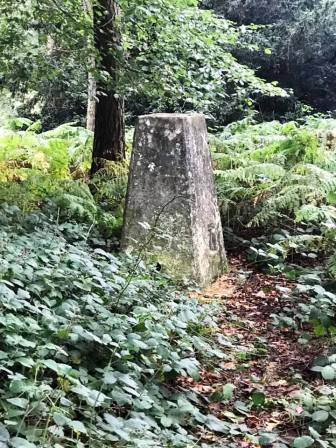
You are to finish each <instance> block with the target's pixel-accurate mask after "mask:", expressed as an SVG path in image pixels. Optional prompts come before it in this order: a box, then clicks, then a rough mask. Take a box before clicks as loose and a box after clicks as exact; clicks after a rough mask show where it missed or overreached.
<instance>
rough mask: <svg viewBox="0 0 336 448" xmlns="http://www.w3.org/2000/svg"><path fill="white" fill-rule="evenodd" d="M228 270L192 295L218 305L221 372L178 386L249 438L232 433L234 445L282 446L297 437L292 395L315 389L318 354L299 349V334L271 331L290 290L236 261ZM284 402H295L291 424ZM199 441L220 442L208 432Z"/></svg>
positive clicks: (209, 372)
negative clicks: (269, 440)
mask: <svg viewBox="0 0 336 448" xmlns="http://www.w3.org/2000/svg"><path fill="white" fill-rule="evenodd" d="M230 267H231V269H230V273H228V274H226V275H224V276H223V277H222V278H220V279H219V280H218V281H217V282H216V283H214V284H213V285H211V286H210V287H209V288H208V289H206V290H205V291H203V292H202V293H196V294H195V295H194V296H196V297H197V298H198V299H199V300H200V301H202V302H207V301H208V302H214V301H215V302H217V303H219V304H220V309H222V310H223V312H222V314H221V315H220V317H219V319H218V322H219V330H220V333H221V335H223V341H224V345H226V347H225V348H224V351H225V353H227V359H225V360H223V361H222V362H221V363H220V366H219V367H218V366H216V367H215V368H213V369H211V368H209V370H203V371H202V372H201V378H200V380H199V381H194V380H192V379H184V380H181V386H182V387H184V388H188V389H189V390H192V391H194V392H196V393H197V394H200V395H201V396H202V397H203V398H204V399H205V402H206V403H207V407H208V411H209V412H210V413H212V414H215V415H216V416H217V417H218V418H220V419H221V420H226V421H228V422H232V423H238V424H239V425H243V426H242V427H241V428H242V433H244V428H245V431H246V434H250V435H251V438H250V437H244V438H243V440H242V438H241V436H240V435H239V434H237V438H236V437H233V439H234V440H235V442H236V444H235V445H234V446H237V447H241V448H248V447H256V446H258V444H257V443H256V441H255V440H258V439H256V438H255V437H254V436H257V435H260V434H263V433H272V432H274V431H276V433H277V434H278V435H279V436H280V437H281V438H282V439H283V441H284V442H287V441H288V440H292V439H293V437H297V436H298V435H299V431H300V425H298V420H297V417H298V416H300V414H301V413H303V412H304V410H303V408H301V406H300V405H299V404H298V405H295V400H294V397H295V395H297V393H298V392H299V390H300V389H302V384H303V383H304V382H305V381H307V382H309V383H310V385H311V386H313V387H314V383H316V384H315V386H318V383H319V382H320V380H318V379H317V378H316V377H315V376H314V375H313V374H312V372H311V371H310V367H311V365H312V362H313V359H314V358H315V357H316V356H317V354H318V352H319V350H321V348H319V346H318V345H317V344H316V345H314V342H312V343H311V344H310V345H309V346H307V345H302V344H300V342H299V341H298V339H299V336H300V334H299V333H298V332H296V331H294V330H293V329H280V328H276V327H275V326H274V325H273V324H272V315H273V314H277V313H279V312H281V310H282V309H283V308H284V307H285V306H287V305H290V304H289V303H288V302H286V299H283V295H284V293H285V292H288V290H291V289H293V288H294V283H291V282H289V281H288V280H286V279H285V277H283V276H279V275H277V276H271V275H268V274H266V273H263V272H260V271H257V270H256V269H255V268H253V267H251V266H249V265H248V264H247V263H246V262H245V261H244V260H243V259H242V258H237V257H231V259H230ZM225 341H226V342H225ZM225 385H230V386H229V387H225ZM230 388H231V390H232V391H233V394H232V397H230ZM289 403H294V408H293V409H292V415H293V414H295V417H296V418H295V419H294V418H293V416H291V412H289V408H288V407H289V406H290V405H289ZM291 406H292V407H293V404H292V405H291ZM294 420H295V422H294ZM245 425H246V426H245ZM200 438H201V439H202V440H204V441H205V442H208V443H209V442H218V441H219V440H218V438H217V436H214V435H213V433H210V432H209V433H208V434H204V433H202V434H200ZM251 440H254V441H251ZM230 446H231V445H230Z"/></svg>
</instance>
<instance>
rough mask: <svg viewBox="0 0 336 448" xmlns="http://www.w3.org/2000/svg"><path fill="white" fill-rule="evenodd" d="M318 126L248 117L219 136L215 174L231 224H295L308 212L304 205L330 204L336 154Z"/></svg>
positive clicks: (270, 226)
mask: <svg viewBox="0 0 336 448" xmlns="http://www.w3.org/2000/svg"><path fill="white" fill-rule="evenodd" d="M320 122H321V120H320ZM332 124H333V121H332V120H330V122H328V121H326V122H325V123H324V125H325V127H327V125H329V126H330V127H331V126H332ZM313 126H317V120H315V121H314V120H313V121H311V122H310V123H307V124H306V125H301V126H299V125H297V124H296V123H294V122H292V123H286V124H284V125H281V124H279V123H278V122H272V123H266V124H261V125H249V124H248V122H246V121H245V122H242V123H240V124H238V125H236V124H235V125H232V126H229V127H228V129H226V130H225V131H224V133H223V134H222V135H219V136H217V137H216V138H215V139H214V144H213V148H214V160H215V164H216V167H217V170H216V171H215V174H216V177H217V185H218V192H219V200H220V205H221V207H222V215H223V219H224V222H225V224H226V225H228V226H234V227H238V228H239V227H240V228H241V227H242V226H248V227H264V228H265V227H266V228H267V227H269V228H271V229H272V228H273V229H274V228H277V227H278V226H281V224H283V223H284V222H286V224H288V225H290V224H291V223H292V225H293V223H294V221H295V218H297V219H296V220H297V222H298V221H299V220H300V213H302V212H303V211H304V210H307V209H304V208H302V209H301V207H303V206H307V205H312V206H320V205H322V204H323V203H324V204H326V203H327V202H328V197H331V195H332V194H333V192H334V191H335V187H336V183H335V177H334V174H333V171H334V169H335V163H336V159H335V152H334V151H333V148H332V147H327V145H326V143H325V141H324V140H323V139H322V138H319V135H318V131H317V130H316V129H313ZM321 132H322V131H321ZM323 132H325V131H324V130H323ZM299 210H301V212H299ZM296 213H298V215H297V216H296Z"/></svg>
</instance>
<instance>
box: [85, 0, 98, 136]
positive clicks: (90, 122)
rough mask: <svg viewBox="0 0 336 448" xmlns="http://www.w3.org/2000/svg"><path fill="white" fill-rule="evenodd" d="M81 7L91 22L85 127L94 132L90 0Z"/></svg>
mask: <svg viewBox="0 0 336 448" xmlns="http://www.w3.org/2000/svg"><path fill="white" fill-rule="evenodd" d="M83 8H84V11H85V12H86V14H87V16H88V20H89V23H91V24H92V33H89V37H88V46H89V49H90V51H91V50H92V54H90V55H89V57H88V61H87V63H88V74H87V76H88V90H87V93H88V100H87V109H86V129H88V130H89V131H92V132H94V130H95V120H96V96H97V81H96V78H95V74H94V71H95V69H96V59H95V55H94V54H93V49H94V24H93V6H92V2H91V0H83Z"/></svg>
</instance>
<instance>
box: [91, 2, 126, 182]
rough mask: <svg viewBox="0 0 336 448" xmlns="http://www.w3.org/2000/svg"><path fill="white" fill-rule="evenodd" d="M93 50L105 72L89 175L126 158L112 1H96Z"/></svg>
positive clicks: (118, 41) (117, 12) (118, 45)
mask: <svg viewBox="0 0 336 448" xmlns="http://www.w3.org/2000/svg"><path fill="white" fill-rule="evenodd" d="M93 12H94V37H95V47H96V49H97V51H98V53H99V56H100V69H101V70H103V71H105V72H107V73H108V75H109V76H108V80H105V79H104V80H103V79H102V76H101V77H100V78H99V79H98V81H97V103H96V119H95V135H94V143H93V159H92V168H91V173H92V174H94V173H95V172H96V171H97V170H99V169H100V168H102V167H103V166H104V162H105V160H113V161H119V160H123V159H124V157H125V136H124V135H125V124H124V100H123V98H120V97H119V95H118V93H117V85H118V78H119V69H120V48H121V43H122V41H121V39H122V37H121V33H120V30H119V27H118V23H117V20H118V17H119V16H120V9H119V6H118V5H117V4H116V3H115V1H114V0H99V4H98V5H97V6H95V7H94V11H93Z"/></svg>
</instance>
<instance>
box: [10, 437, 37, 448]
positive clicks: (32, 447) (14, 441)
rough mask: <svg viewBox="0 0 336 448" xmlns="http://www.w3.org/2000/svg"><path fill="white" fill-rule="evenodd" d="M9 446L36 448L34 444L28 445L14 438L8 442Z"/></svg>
mask: <svg viewBox="0 0 336 448" xmlns="http://www.w3.org/2000/svg"><path fill="white" fill-rule="evenodd" d="M10 444H11V446H12V447H13V448H36V445H35V444H34V443H30V442H28V441H27V440H26V439H22V438H21V437H14V438H13V439H11V440H10Z"/></svg>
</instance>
